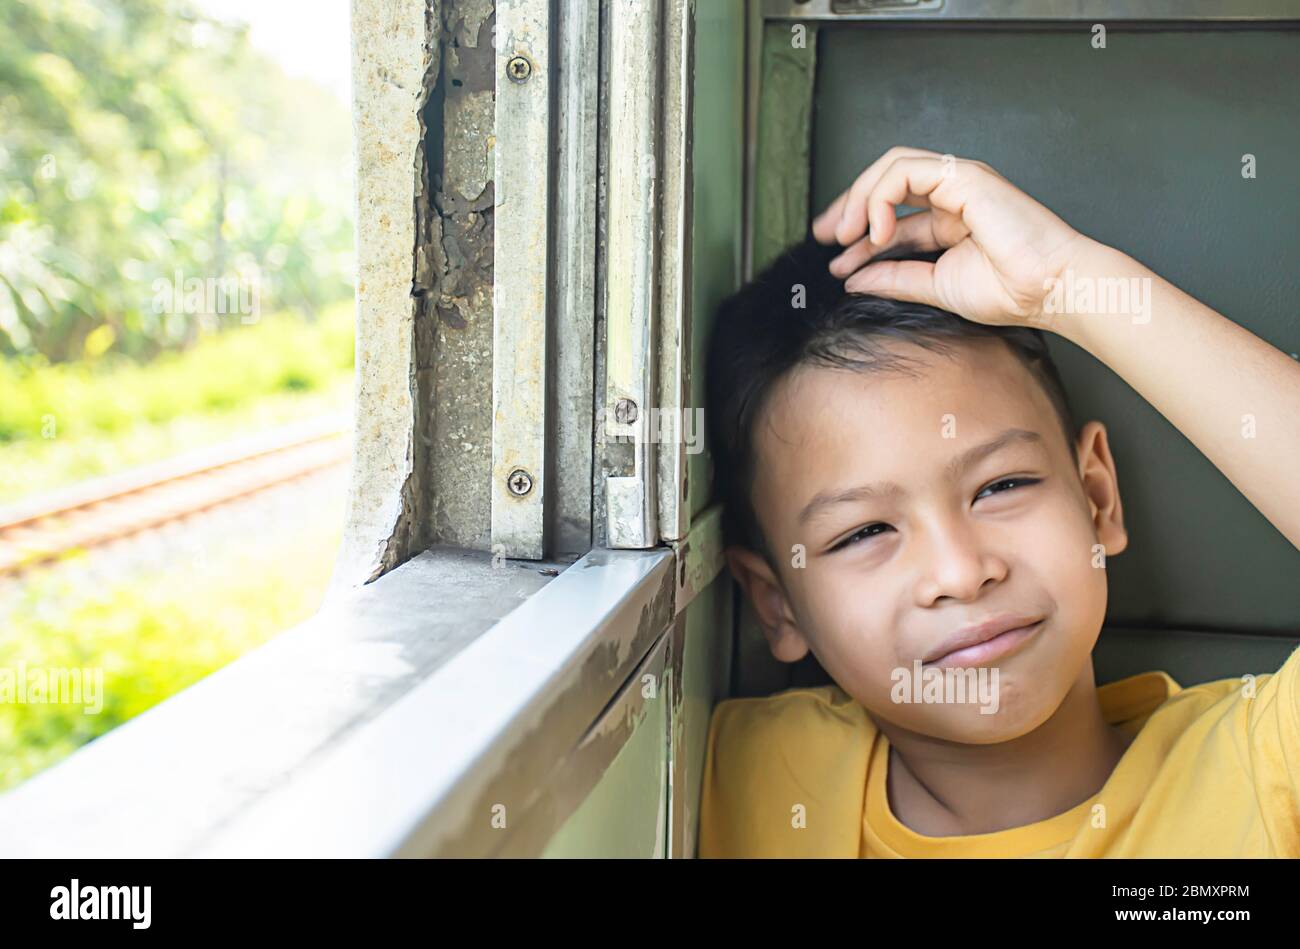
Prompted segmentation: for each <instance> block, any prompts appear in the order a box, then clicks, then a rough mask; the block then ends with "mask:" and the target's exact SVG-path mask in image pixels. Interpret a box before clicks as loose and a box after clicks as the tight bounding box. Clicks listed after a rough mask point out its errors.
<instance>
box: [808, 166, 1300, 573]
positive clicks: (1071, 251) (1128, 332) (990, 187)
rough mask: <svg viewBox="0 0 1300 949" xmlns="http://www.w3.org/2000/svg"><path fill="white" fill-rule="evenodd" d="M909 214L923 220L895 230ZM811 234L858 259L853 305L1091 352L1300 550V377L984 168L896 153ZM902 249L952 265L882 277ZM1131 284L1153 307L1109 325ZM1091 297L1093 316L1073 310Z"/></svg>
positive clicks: (843, 267) (853, 264)
mask: <svg viewBox="0 0 1300 949" xmlns="http://www.w3.org/2000/svg"><path fill="white" fill-rule="evenodd" d="M900 204H901V205H911V206H914V207H920V208H925V209H926V210H924V211H922V212H919V213H916V214H912V215H908V216H906V217H903V218H899V217H897V215H896V213H895V210H894V208H895V205H900ZM813 234H814V236H815V237H816V238H817V239H818V240H820V241H821V242H823V243H831V242H832V241H838V242H839V243H840V244H843V245H846V249H845V250H844V252H843V253H842V254H840V256H839V257H837V258H836V259H835V260H834V261H832V262H831V271H832V273H834V274H836V275H837V276H841V277H845V278H847V280H846V283H845V287H846V289H848V290H849V291H850V292H869V293H874V294H879V295H881V296H887V297H893V298H895V299H900V300H912V301H915V302H918V303H927V304H930V305H931V306H937V307H941V308H943V309H945V310H949V311H950V312H953V313H957V314H959V315H961V316H963V317H965V318H966V319H969V320H972V321H974V322H978V323H987V324H990V325H1000V326H1031V327H1036V328H1040V329H1049V330H1052V331H1054V332H1056V333H1059V334H1061V335H1062V336H1064V337H1065V338H1066V339H1069V340H1071V341H1072V342H1074V343H1076V344H1077V345H1079V346H1081V347H1082V348H1084V349H1086V350H1087V351H1088V352H1090V353H1091V354H1092V355H1093V356H1095V357H1096V358H1098V359H1100V360H1101V361H1102V362H1104V363H1105V364H1106V365H1107V366H1109V367H1110V368H1111V369H1113V370H1114V371H1115V372H1116V373H1118V374H1119V375H1120V376H1121V377H1122V378H1123V379H1124V380H1125V381H1126V382H1127V383H1128V384H1129V385H1131V386H1132V387H1133V388H1134V389H1135V390H1137V391H1138V392H1139V393H1141V395H1142V396H1143V397H1144V398H1146V399H1147V400H1148V401H1149V402H1150V403H1151V404H1152V405H1153V406H1154V407H1155V408H1156V409H1157V410H1158V411H1159V412H1160V413H1161V414H1162V415H1164V416H1165V418H1167V419H1169V421H1170V422H1172V423H1173V424H1174V425H1176V426H1177V427H1178V429H1179V430H1180V431H1181V432H1182V433H1183V434H1184V435H1186V436H1187V438H1188V439H1190V440H1191V442H1192V443H1193V444H1194V445H1196V447H1197V448H1199V449H1200V450H1201V451H1202V452H1204V453H1205V455H1206V457H1207V458H1209V459H1210V461H1211V462H1213V463H1214V464H1215V466H1216V467H1218V469H1219V470H1220V471H1222V472H1223V473H1224V475H1226V476H1227V478H1228V479H1229V480H1230V481H1231V482H1232V483H1233V484H1234V485H1236V487H1237V489H1238V490H1239V491H1241V493H1242V494H1244V495H1245V496H1246V497H1247V498H1248V499H1249V500H1250V502H1251V503H1252V504H1254V505H1255V507H1256V508H1258V509H1259V511H1260V512H1261V513H1262V514H1263V515H1264V516H1265V517H1267V518H1268V519H1269V521H1270V522H1271V523H1272V524H1273V526H1274V527H1276V528H1277V529H1278V530H1279V531H1281V532H1282V534H1283V535H1284V536H1285V537H1286V538H1287V539H1288V540H1289V541H1291V543H1292V544H1293V545H1294V546H1295V547H1296V548H1297V549H1300V363H1297V362H1295V361H1294V360H1292V359H1291V358H1290V357H1288V356H1287V355H1286V354H1284V353H1282V352H1280V351H1279V350H1277V349H1275V348H1274V347H1272V346H1270V345H1269V344H1268V343H1266V342H1264V341H1263V340H1262V339H1260V338H1259V337H1257V336H1255V335H1254V334H1253V333H1251V332H1249V331H1248V330H1246V329H1243V328H1242V327H1240V326H1238V325H1236V324H1235V323H1233V322H1232V321H1231V320H1228V319H1227V318H1225V317H1223V316H1221V315H1220V314H1218V313H1216V312H1215V311H1214V310H1212V309H1210V308H1209V307H1208V306H1205V305H1204V304H1202V303H1200V302H1198V301H1197V300H1195V299H1193V298H1192V297H1190V296H1188V295H1187V294H1186V293H1184V292H1183V291H1181V290H1179V289H1178V288H1177V287H1175V286H1174V285H1173V284H1171V283H1169V282H1168V281H1166V280H1164V279H1163V278H1161V277H1160V276H1159V275H1158V274H1155V273H1153V272H1152V271H1151V270H1150V269H1148V268H1147V267H1145V266H1143V265H1142V264H1141V263H1139V262H1138V261H1136V260H1134V259H1133V258H1131V257H1129V256H1128V255H1126V254H1123V253H1121V252H1120V251H1118V250H1116V249H1114V248H1112V247H1108V246H1106V245H1104V244H1101V243H1099V242H1097V241H1094V240H1091V239H1090V238H1088V237H1085V236H1084V235H1082V234H1080V233H1079V232H1077V231H1075V230H1074V229H1073V228H1071V227H1070V226H1069V225H1068V224H1066V223H1065V222H1064V221H1062V220H1061V219H1060V218H1059V217H1057V216H1056V215H1055V214H1053V213H1052V212H1051V211H1050V210H1048V209H1047V208H1046V207H1044V206H1043V205H1041V204H1039V203H1038V202H1037V201H1035V200H1034V199H1033V198H1031V197H1030V196H1029V195H1027V194H1025V193H1024V192H1023V191H1021V190H1019V189H1018V188H1016V186H1015V185H1013V184H1012V183H1011V182H1009V181H1007V180H1006V179H1005V178H1003V177H1002V176H1001V175H999V174H998V173H997V172H996V171H994V170H993V169H992V168H990V167H989V166H988V165H985V164H984V163H983V162H977V161H967V160H965V159H958V158H955V157H954V156H952V155H939V154H937V153H935V152H930V151H926V150H924V149H918V148H902V147H900V148H893V149H890V150H889V151H888V152H886V153H885V154H884V155H883V156H881V157H880V158H879V159H878V160H877V161H875V162H874V163H872V164H871V165H870V166H868V167H867V169H866V170H865V171H863V172H862V174H861V175H859V176H858V179H857V180H856V181H855V182H854V183H853V185H852V187H850V188H849V189H848V190H846V191H845V192H844V193H843V194H841V195H840V196H839V197H838V198H837V199H836V200H835V201H834V202H832V203H831V205H830V206H829V207H828V208H827V209H826V210H825V211H823V212H822V213H821V214H820V215H818V217H817V219H816V220H815V221H814V222H813ZM900 244H906V245H908V246H912V247H915V248H917V249H920V250H943V251H944V253H943V255H942V256H940V257H939V259H938V260H937V261H935V262H934V263H928V262H926V261H891V262H877V263H870V260H871V258H872V257H874V256H876V255H878V254H880V253H882V252H883V251H885V250H888V249H889V248H891V247H894V246H896V245H900ZM864 264H865V266H863V265H864ZM859 268H861V269H859ZM1133 278H1137V281H1138V283H1137V285H1136V286H1137V289H1138V291H1139V293H1140V294H1143V296H1139V297H1138V298H1137V300H1139V301H1143V302H1144V305H1143V306H1141V307H1140V308H1139V307H1136V306H1134V303H1135V300H1134V298H1133V297H1132V296H1131V294H1130V295H1129V297H1128V300H1129V304H1128V307H1127V308H1126V309H1125V312H1124V313H1114V312H1106V310H1107V309H1108V304H1109V302H1110V301H1111V300H1112V299H1118V296H1115V297H1112V296H1111V294H1112V293H1113V292H1115V293H1117V291H1118V289H1119V286H1120V285H1119V284H1116V283H1113V281H1118V280H1127V281H1131V280H1132V279H1133ZM1146 281H1149V282H1146ZM1079 287H1082V288H1084V289H1085V290H1086V291H1088V292H1087V293H1085V294H1079V293H1076V292H1074V290H1075V288H1079ZM1126 289H1127V290H1131V289H1133V287H1132V285H1131V284H1130V286H1128V287H1127V288H1126ZM1148 290H1149V293H1150V296H1149V298H1148V297H1146V296H1144V295H1145V294H1146V293H1147V292H1148ZM1087 299H1091V300H1093V301H1094V306H1093V310H1094V312H1086V311H1085V312H1075V311H1077V309H1078V306H1079V304H1080V302H1081V301H1084V300H1087Z"/></svg>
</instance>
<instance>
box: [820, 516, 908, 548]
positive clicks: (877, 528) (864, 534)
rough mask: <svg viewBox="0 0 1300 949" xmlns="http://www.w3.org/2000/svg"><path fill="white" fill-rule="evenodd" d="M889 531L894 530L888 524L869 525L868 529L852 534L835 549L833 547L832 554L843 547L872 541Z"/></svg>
mask: <svg viewBox="0 0 1300 949" xmlns="http://www.w3.org/2000/svg"><path fill="white" fill-rule="evenodd" d="M887 530H893V528H892V527H890V526H889V525H888V524H883V523H880V522H876V523H875V524H868V525H867V526H866V527H864V528H862V530H860V531H858V532H857V533H856V534H851V535H850V536H848V537H846V538H844V539H843V540H842V541H840V542H839V543H838V544H836V545H835V546H834V547H832V548H831V553H834V552H835V551H837V550H839V549H841V548H842V547H850V546H852V545H854V544H857V543H859V542H860V541H864V540H870V539H871V538H872V537H875V536H876V535H877V534H881V533H884V532H885V531H887Z"/></svg>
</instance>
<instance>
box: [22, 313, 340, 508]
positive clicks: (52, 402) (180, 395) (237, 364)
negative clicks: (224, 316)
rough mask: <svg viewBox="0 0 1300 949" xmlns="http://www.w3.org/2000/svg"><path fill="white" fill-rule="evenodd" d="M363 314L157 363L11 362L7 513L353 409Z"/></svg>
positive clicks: (240, 338) (268, 331)
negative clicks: (355, 346)
mask: <svg viewBox="0 0 1300 949" xmlns="http://www.w3.org/2000/svg"><path fill="white" fill-rule="evenodd" d="M352 326H353V322H352V305H351V303H347V304H343V305H340V306H337V307H333V308H331V309H329V310H327V311H325V312H324V313H323V314H322V316H321V318H320V319H319V320H318V321H317V322H316V323H314V324H308V323H305V322H304V321H302V320H301V319H299V318H298V317H296V316H294V315H291V314H279V315H276V316H274V317H267V318H266V319H264V320H262V322H260V323H258V324H256V325H254V326H248V327H239V328H237V329H234V330H231V331H229V332H226V333H223V334H219V335H216V336H213V337H209V338H208V339H206V340H204V341H203V342H202V343H200V344H199V345H198V346H196V347H195V348H194V349H192V350H190V351H188V352H186V353H181V354H175V355H169V356H164V357H161V358H159V359H158V360H156V361H155V362H153V363H149V364H148V365H143V366H141V365H136V364H134V363H125V364H123V363H110V364H102V365H86V364H77V365H66V366H64V365H60V366H46V367H43V368H33V367H24V366H18V365H16V364H12V363H9V364H6V363H0V504H5V503H8V502H11V501H14V500H16V499H18V498H21V497H24V496H26V495H29V494H34V493H39V492H42V491H48V490H52V489H54V488H58V487H62V486H65V485H68V484H71V483H74V482H76V481H81V480H84V479H86V478H93V477H97V476H99V475H103V474H107V473H109V472H112V471H117V470H121V469H123V468H130V467H134V466H136V465H141V464H146V463H149V462H152V461H157V460H159V459H162V458H166V457H169V456H171V455H176V454H180V453H183V452H186V451H189V450H192V449H197V448H202V447H206V446H208V445H211V444H217V443H220V442H222V441H226V440H230V439H234V438H238V437H239V436H240V435H242V434H247V433H248V432H250V431H256V430H259V429H264V428H268V427H272V426H274V425H277V424H284V423H287V422H291V421H294V420H297V419H301V418H306V417H309V416H312V415H317V414H322V413H325V412H329V411H339V410H344V409H346V408H347V407H348V406H349V405H350V404H351V400H352V368H351V367H352V334H353V329H352Z"/></svg>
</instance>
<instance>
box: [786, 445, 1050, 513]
mask: <svg viewBox="0 0 1300 949" xmlns="http://www.w3.org/2000/svg"><path fill="white" fill-rule="evenodd" d="M1015 442H1029V443H1031V444H1042V443H1043V436H1042V435H1040V434H1038V433H1037V432H1031V431H1029V429H1025V428H1009V429H1007V430H1006V431H1005V432H1003V433H1002V434H1000V435H997V436H995V437H994V438H991V439H989V440H988V441H986V442H981V443H980V444H978V445H973V446H972V447H970V448H967V449H966V450H965V451H964V452H962V453H961V454H960V455H958V456H957V457H956V458H954V459H953V460H952V461H950V462H948V464H947V466H946V467H945V469H944V472H945V474H947V476H948V477H949V478H950V479H953V478H957V477H958V476H960V475H961V474H962V472H964V471H966V469H968V468H971V467H973V466H974V465H976V464H978V463H979V462H981V461H983V460H984V459H985V458H987V457H988V456H989V455H992V454H994V453H996V452H998V451H1001V450H1002V449H1003V448H1005V447H1006V446H1007V445H1010V444H1012V443H1015ZM904 493H906V492H905V491H904V490H903V487H902V485H900V484H898V483H897V482H894V481H877V482H875V483H873V484H863V485H859V486H857V487H856V488H848V489H846V490H844V491H837V492H834V493H828V492H822V493H821V494H818V495H817V496H816V497H814V498H813V499H812V500H811V501H809V502H808V503H807V504H806V505H805V506H804V509H803V510H802V511H800V512H799V521H798V523H799V524H800V525H804V524H806V523H807V522H808V521H810V520H812V519H813V518H815V517H817V516H818V515H820V514H821V512H822V511H824V510H826V509H827V508H831V507H834V506H835V505H837V504H844V503H847V502H851V501H865V500H869V499H871V498H894V497H898V496H899V495H901V494H904Z"/></svg>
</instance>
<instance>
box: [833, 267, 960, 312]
mask: <svg viewBox="0 0 1300 949" xmlns="http://www.w3.org/2000/svg"><path fill="white" fill-rule="evenodd" d="M844 289H845V290H847V291H848V292H849V293H874V294H875V295H876V296H881V297H889V298H890V299H893V300H908V301H910V302H912V303H926V304H929V305H930V306H935V307H940V308H942V307H943V304H942V303H940V302H939V297H938V294H937V293H936V292H935V287H934V264H932V263H929V262H928V261H924V260H888V261H882V262H881V263H878V264H869V265H868V266H866V267H863V268H862V269H861V270H859V271H858V272H857V273H855V274H854V275H853V276H852V277H850V278H849V279H848V281H847V282H846V283H845V284H844Z"/></svg>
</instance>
